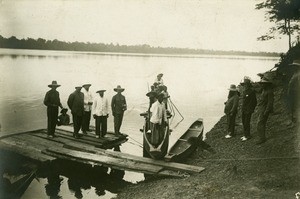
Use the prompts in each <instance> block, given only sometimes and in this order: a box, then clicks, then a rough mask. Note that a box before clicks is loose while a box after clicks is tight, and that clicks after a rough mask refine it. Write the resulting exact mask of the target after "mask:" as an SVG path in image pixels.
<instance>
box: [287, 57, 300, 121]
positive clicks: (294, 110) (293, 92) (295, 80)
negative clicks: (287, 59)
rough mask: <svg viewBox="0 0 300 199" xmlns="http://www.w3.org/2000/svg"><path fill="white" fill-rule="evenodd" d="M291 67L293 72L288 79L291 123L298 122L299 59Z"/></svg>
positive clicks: (299, 114)
mask: <svg viewBox="0 0 300 199" xmlns="http://www.w3.org/2000/svg"><path fill="white" fill-rule="evenodd" d="M290 65H291V66H294V67H295V72H294V74H293V76H292V78H291V79H290V82H289V86H288V99H289V104H290V110H291V115H292V122H296V121H298V122H299V120H300V59H299V60H295V61H294V62H293V63H292V64H290Z"/></svg>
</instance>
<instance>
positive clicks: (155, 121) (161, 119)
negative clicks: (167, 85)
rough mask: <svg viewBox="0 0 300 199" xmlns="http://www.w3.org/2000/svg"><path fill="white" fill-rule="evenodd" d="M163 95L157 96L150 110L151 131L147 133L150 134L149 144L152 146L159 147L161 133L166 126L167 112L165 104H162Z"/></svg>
mask: <svg viewBox="0 0 300 199" xmlns="http://www.w3.org/2000/svg"><path fill="white" fill-rule="evenodd" d="M163 100H164V94H163V93H160V94H158V95H157V101H156V102H154V103H153V104H152V106H151V108H150V112H151V118H150V128H151V130H150V131H148V132H147V133H151V131H152V137H151V143H152V144H154V145H159V143H160V142H161V140H162V139H163V133H164V131H163V130H164V128H165V126H167V125H168V120H167V111H166V107H165V104H164V102H163Z"/></svg>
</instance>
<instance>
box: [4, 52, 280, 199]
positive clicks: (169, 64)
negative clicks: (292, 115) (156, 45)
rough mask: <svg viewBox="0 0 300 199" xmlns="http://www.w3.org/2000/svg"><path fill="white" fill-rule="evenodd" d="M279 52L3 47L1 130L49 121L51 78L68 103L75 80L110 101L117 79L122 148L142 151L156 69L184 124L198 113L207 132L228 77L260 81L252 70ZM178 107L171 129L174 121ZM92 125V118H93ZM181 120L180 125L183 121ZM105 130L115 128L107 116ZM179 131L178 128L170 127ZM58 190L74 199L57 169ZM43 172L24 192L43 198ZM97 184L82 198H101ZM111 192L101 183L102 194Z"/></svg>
mask: <svg viewBox="0 0 300 199" xmlns="http://www.w3.org/2000/svg"><path fill="white" fill-rule="evenodd" d="M278 59H279V58H274V57H273V58H270V57H246V56H212V55H197V56H195V55H176V56H170V55H159V56H157V55H143V54H124V53H119V54H118V53H87V52H70V51H40V50H15V49H0V69H1V75H0V92H1V95H0V125H1V132H0V133H1V135H4V134H11V133H16V132H23V131H29V130H35V129H41V128H46V125H47V123H46V119H47V117H46V107H45V106H44V105H43V99H44V96H45V93H46V92H47V91H48V90H49V88H48V87H47V85H48V84H50V83H51V82H52V81H53V80H56V81H57V82H58V84H60V85H61V87H59V88H58V91H59V92H60V98H61V102H62V104H63V106H64V107H67V104H66V102H67V99H68V96H69V95H70V94H71V93H72V92H73V91H74V87H75V86H77V85H83V84H85V83H90V84H92V86H91V88H90V90H91V91H92V93H93V94H94V95H95V94H96V93H95V92H96V91H97V90H100V89H105V90H107V91H106V92H105V95H106V97H107V98H108V99H109V101H110V100H111V98H112V96H113V95H114V94H115V92H114V91H113V89H114V88H116V86H117V85H121V86H122V87H123V88H125V91H124V93H123V94H124V95H125V97H126V101H127V104H128V110H127V111H126V113H125V116H124V121H123V125H122V127H121V132H123V133H126V134H128V135H129V136H130V138H129V142H128V143H126V144H124V145H123V146H122V148H121V150H122V151H123V152H126V153H131V154H135V155H141V154H142V152H141V151H142V150H141V148H140V147H139V146H138V143H141V142H142V136H141V133H140V132H139V129H140V128H141V127H142V124H143V118H142V117H140V116H139V114H140V113H141V112H143V111H145V110H146V109H147V106H148V99H147V97H146V95H145V94H146V93H147V92H148V89H149V86H150V85H151V84H152V83H153V82H154V79H155V77H156V75H157V74H159V73H163V74H164V76H163V80H164V83H165V85H167V86H168V92H169V94H170V96H171V100H172V101H173V103H174V104H175V105H176V107H177V108H178V109H179V110H180V112H181V114H182V115H183V116H184V118H185V119H184V121H183V123H191V122H192V121H193V120H195V119H197V118H199V117H200V118H203V120H204V127H205V132H207V131H209V130H210V129H211V128H212V127H213V125H214V124H215V123H216V122H217V120H218V119H219V118H220V116H222V115H223V108H224V101H226V98H227V94H228V88H229V86H230V84H239V83H240V82H241V81H242V80H243V77H244V76H249V77H250V78H251V79H252V80H253V81H258V80H259V77H258V76H257V73H259V72H264V71H266V70H270V69H271V68H273V66H274V64H275V63H277V62H278ZM178 116H179V114H177V118H175V119H174V120H173V123H172V124H171V128H172V127H174V126H176V125H177V122H178V121H179V119H180V118H179V117H178ZM91 123H92V124H93V123H94V121H92V122H91ZM180 125H181V124H179V125H178V126H180ZM108 130H113V121H112V117H109V120H108ZM174 130H175V132H176V129H174ZM62 178H63V180H62V185H61V187H60V196H61V197H62V198H72V197H74V193H73V192H72V191H71V190H70V189H69V188H68V185H67V177H65V176H62ZM143 179H144V178H143V175H142V174H138V173H133V172H127V171H126V172H125V176H124V178H123V180H124V181H127V182H131V183H137V182H139V181H142V180H143ZM45 184H46V180H45V179H40V180H39V181H37V180H34V181H33V182H32V183H31V184H30V186H29V188H28V189H27V191H26V192H25V194H24V195H23V198H31V197H32V196H33V195H34V196H35V197H36V196H38V197H37V198H44V197H47V195H46V193H45V187H44V185H45ZM92 189H94V188H90V189H83V190H82V194H83V196H84V198H85V197H87V198H93V197H97V196H98V197H99V195H97V194H96V193H95V192H96V191H91V190H92ZM115 195H116V194H114V193H111V192H110V191H108V190H106V191H105V194H104V195H103V196H102V197H103V198H111V197H113V196H115Z"/></svg>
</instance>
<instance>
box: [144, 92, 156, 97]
mask: <svg viewBox="0 0 300 199" xmlns="http://www.w3.org/2000/svg"><path fill="white" fill-rule="evenodd" d="M146 96H147V97H156V96H157V92H155V91H150V92H148V93H147V94H146Z"/></svg>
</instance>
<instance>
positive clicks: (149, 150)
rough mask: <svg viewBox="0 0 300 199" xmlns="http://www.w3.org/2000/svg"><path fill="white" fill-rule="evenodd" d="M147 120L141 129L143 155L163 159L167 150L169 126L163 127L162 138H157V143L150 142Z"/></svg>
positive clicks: (150, 134)
mask: <svg viewBox="0 0 300 199" xmlns="http://www.w3.org/2000/svg"><path fill="white" fill-rule="evenodd" d="M146 123H147V121H145V125H144V130H143V156H144V157H149V158H153V159H157V160H159V159H164V157H165V155H166V154H167V152H168V147H169V134H170V132H169V127H168V126H166V127H165V128H164V132H163V136H162V138H163V139H162V140H159V144H156V145H154V144H152V141H151V136H152V133H153V132H152V133H147V131H148V129H149V128H148V127H147V126H149V125H147V124H146Z"/></svg>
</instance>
